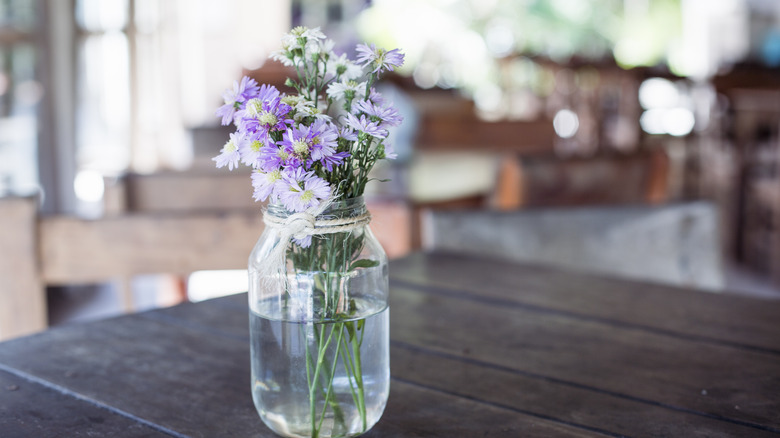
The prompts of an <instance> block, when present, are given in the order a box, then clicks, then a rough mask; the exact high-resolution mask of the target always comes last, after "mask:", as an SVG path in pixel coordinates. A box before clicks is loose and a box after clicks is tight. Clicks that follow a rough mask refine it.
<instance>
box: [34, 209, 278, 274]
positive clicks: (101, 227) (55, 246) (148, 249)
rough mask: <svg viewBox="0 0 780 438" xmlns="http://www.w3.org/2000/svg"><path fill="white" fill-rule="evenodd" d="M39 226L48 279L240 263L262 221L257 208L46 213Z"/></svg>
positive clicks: (188, 269)
mask: <svg viewBox="0 0 780 438" xmlns="http://www.w3.org/2000/svg"><path fill="white" fill-rule="evenodd" d="M40 226H41V228H40V230H41V237H40V239H41V241H40V245H41V266H42V270H43V278H44V280H45V281H46V283H48V284H72V283H80V282H81V283H88V282H95V281H105V280H108V279H111V278H113V277H121V276H124V275H134V274H151V273H174V274H189V273H191V272H194V271H197V270H201V269H242V268H245V267H246V264H247V257H248V256H249V253H250V252H251V251H252V247H254V244H255V242H256V241H257V238H258V237H259V236H260V234H261V233H262V231H263V227H264V225H263V221H262V215H261V213H260V212H259V211H257V212H230V213H224V214H220V213H199V214H197V213H196V214H187V215H164V214H160V215H152V214H137V215H126V216H121V217H115V218H107V219H100V220H84V219H77V218H71V217H51V218H43V219H41V225H40Z"/></svg>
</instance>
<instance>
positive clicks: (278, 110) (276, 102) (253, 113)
mask: <svg viewBox="0 0 780 438" xmlns="http://www.w3.org/2000/svg"><path fill="white" fill-rule="evenodd" d="M291 109H292V108H290V106H289V105H287V104H284V103H282V101H281V99H280V98H279V97H278V96H277V97H274V98H273V99H268V100H263V99H260V98H254V99H250V100H248V101H247V102H246V108H245V109H244V110H243V112H242V113H241V122H242V123H241V125H240V126H239V129H241V130H243V131H249V132H254V131H265V132H268V131H283V130H285V129H287V125H286V123H292V122H293V121H292V120H290V119H286V118H285V117H286V116H287V113H289V112H290V110H291Z"/></svg>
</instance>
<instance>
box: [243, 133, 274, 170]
mask: <svg viewBox="0 0 780 438" xmlns="http://www.w3.org/2000/svg"><path fill="white" fill-rule="evenodd" d="M267 142H268V139H267V137H266V136H264V135H259V136H257V137H255V138H252V137H248V136H245V137H244V138H243V139H242V141H241V143H240V144H239V145H238V152H239V153H240V154H241V162H242V163H244V164H246V165H247V166H250V167H254V168H257V167H259V166H260V164H261V162H262V161H261V159H260V158H261V156H262V153H261V151H262V150H263V148H264V147H265V145H266V143H267Z"/></svg>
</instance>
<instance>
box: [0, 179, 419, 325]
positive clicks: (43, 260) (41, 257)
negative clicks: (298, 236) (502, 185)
mask: <svg viewBox="0 0 780 438" xmlns="http://www.w3.org/2000/svg"><path fill="white" fill-rule="evenodd" d="M251 195H252V189H251V185H250V183H249V175H248V174H240V173H235V174H231V173H229V172H224V173H220V174H201V173H197V172H196V173H171V174H160V175H148V176H141V175H132V176H129V177H128V178H127V179H125V180H122V181H121V182H119V183H118V184H116V185H114V186H111V187H109V188H108V190H107V192H106V197H107V207H106V209H107V213H106V215H105V216H104V217H101V218H99V219H81V218H77V217H70V216H44V217H39V216H38V215H37V202H38V201H37V200H36V199H35V198H0V285H2V286H0V339H9V338H12V337H15V336H21V335H25V334H29V333H34V332H36V331H40V330H43V329H45V328H46V326H47V321H46V299H45V297H46V294H45V287H46V286H49V285H75V284H92V283H101V282H109V281H118V284H119V286H120V287H119V289H120V294H121V301H122V303H123V306H124V310H125V311H127V312H130V311H133V310H134V300H133V290H132V287H131V282H130V279H131V278H132V277H133V276H135V275H140V274H158V273H159V274H163V273H164V274H174V275H176V276H179V277H180V278H181V279H182V280H181V282H180V283H181V287H180V299H182V300H186V286H185V284H186V281H185V279H186V277H187V276H188V275H189V274H191V273H192V272H195V271H199V270H206V269H208V270H217V269H245V268H246V264H247V259H248V257H249V253H250V252H251V250H252V248H253V247H254V244H255V242H256V241H257V239H258V237H260V234H261V233H262V231H263V228H264V224H263V221H262V213H261V207H262V205H261V204H257V203H255V202H254V201H252V199H251ZM367 204H368V207H369V210H370V211H371V213H372V215H373V216H374V218H373V223H372V230H373V231H374V232H375V234H376V235H377V238H378V239H379V240H380V242H382V244H383V246H384V248H385V250H386V251H387V253H388V255H389V256H390V257H398V256H400V255H402V254H406V253H407V252H409V251H410V249H411V241H410V238H409V236H410V235H411V231H410V227H411V219H410V215H409V212H408V209H407V207H406V204H405V203H402V202H397V201H394V200H392V199H372V200H369V201H367Z"/></svg>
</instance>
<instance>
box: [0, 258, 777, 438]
mask: <svg viewBox="0 0 780 438" xmlns="http://www.w3.org/2000/svg"><path fill="white" fill-rule="evenodd" d="M245 301H246V296H245V295H237V296H230V297H226V298H221V299H217V300H212V301H208V302H202V303H197V304H185V305H181V306H177V307H172V308H167V309H160V310H154V311H150V312H145V313H140V314H135V315H130V316H123V317H120V318H115V319H109V320H104V321H99V322H94V323H88V324H79V325H70V326H63V327H59V328H55V329H53V330H50V331H48V332H45V333H41V334H39V335H35V336H31V337H27V338H20V339H16V340H12V341H9V342H6V343H3V344H0V436H2V437H40V438H45V437H81V436H99V437H107V436H127V437H136V436H137V437H156V436H173V437H272V436H273V435H272V433H271V432H270V431H269V430H268V429H267V428H266V427H265V426H264V425H263V424H262V423H261V421H260V419H259V417H258V416H257V414H256V412H255V409H254V407H253V405H252V400H251V396H250V391H249V343H248V328H247V327H248V322H247V307H246V302H245ZM390 301H391V321H392V322H391V332H392V333H391V339H392V342H391V355H392V356H391V357H392V359H391V369H392V376H393V380H392V385H391V388H392V389H391V394H390V400H389V403H388V406H387V409H386V411H385V414H384V416H383V417H382V419H381V420H380V422H379V423H378V424H377V426H376V427H375V428H374V429H373V430H371V431H370V432H369V433H368V434H367V435H366V436H367V437H422V436H426V437H429V436H430V437H434V436H437V437H482V436H490V437H504V436H506V437H525V436H540V437H548V436H630V437H644V436H675V437H691V436H709V437H718V436H751V437H763V436H778V435H780V302H779V301H767V300H757V299H751V298H745V297H739V296H730V295H726V294H712V293H704V292H697V291H691V290H685V289H680V288H673V287H667V286H659V285H650V284H643V283H635V282H628V281H619V280H613V279H607V278H600V277H593V276H586V275H582V274H573V273H565V272H561V271H558V270H555V269H550V268H539V267H526V266H518V265H514V264H507V263H499V262H491V261H486V260H484V259H476V258H468V257H465V256H455V255H446V254H428V255H424V254H415V255H412V256H410V257H407V258H405V259H402V260H399V261H396V262H393V263H392V264H391V300H390Z"/></svg>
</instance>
